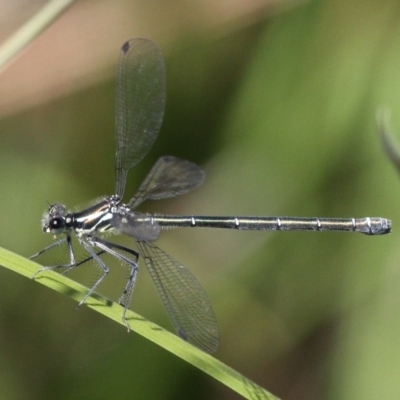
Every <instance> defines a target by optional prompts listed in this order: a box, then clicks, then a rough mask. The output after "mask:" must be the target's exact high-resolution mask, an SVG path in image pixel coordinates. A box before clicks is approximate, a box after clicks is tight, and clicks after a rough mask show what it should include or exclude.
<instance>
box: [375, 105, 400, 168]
mask: <svg viewBox="0 0 400 400" xmlns="http://www.w3.org/2000/svg"><path fill="white" fill-rule="evenodd" d="M376 119H377V124H378V134H379V137H380V140H381V142H382V145H383V148H384V150H385V153H386V155H387V156H388V158H389V160H390V161H391V162H392V163H393V165H394V166H395V167H396V168H397V171H399V172H400V149H399V146H398V144H397V143H396V140H395V138H394V137H393V134H392V132H391V129H390V112H389V110H387V109H383V108H382V109H380V110H378V112H377V117H376Z"/></svg>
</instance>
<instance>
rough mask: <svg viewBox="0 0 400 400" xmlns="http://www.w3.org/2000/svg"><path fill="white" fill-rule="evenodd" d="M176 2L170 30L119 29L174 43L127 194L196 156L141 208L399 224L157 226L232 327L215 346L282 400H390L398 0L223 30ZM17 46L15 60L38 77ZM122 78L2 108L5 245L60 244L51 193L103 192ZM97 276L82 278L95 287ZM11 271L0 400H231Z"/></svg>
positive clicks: (112, 288)
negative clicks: (161, 99)
mask: <svg viewBox="0 0 400 400" xmlns="http://www.w3.org/2000/svg"><path fill="white" fill-rule="evenodd" d="M87 3H88V4H89V3H90V2H87ZM96 3H97V2H96ZM98 3H99V4H101V3H102V2H98ZM126 3H128V2H126ZM160 3H163V4H164V2H160ZM169 3H170V6H169V7H170V9H168V8H167V7H166V6H165V4H164V6H163V8H162V11H163V12H165V18H164V19H165V20H168V26H169V29H168V30H167V29H165V32H168V34H166V33H165V32H164V31H163V29H162V26H163V25H162V22H161V23H160V21H164V19H163V18H160V15H161V14H160V10H155V11H154V14H153V13H152V10H151V9H150V8H148V9H146V10H145V12H146V14H145V15H146V16H147V19H146V21H145V22H142V25H140V26H139V27H136V28H135V27H132V28H131V29H132V32H131V33H128V34H129V35H130V37H134V36H148V32H149V31H150V30H151V27H153V26H154V27H155V26H157V28H158V29H156V30H155V32H156V33H155V34H154V35H151V38H152V39H153V40H155V41H156V42H160V44H161V47H162V48H164V47H165V50H164V51H165V54H166V65H167V70H168V76H167V84H168V100H167V109H166V115H165V122H164V124H163V127H162V130H161V133H160V137H159V139H158V141H157V143H156V145H155V146H154V149H153V151H152V152H151V154H150V155H149V156H148V157H147V158H146V159H145V160H144V161H143V162H142V163H141V164H140V165H139V166H138V167H137V168H136V169H135V172H133V173H132V174H131V176H130V178H129V188H128V189H127V195H131V194H132V193H133V191H134V188H135V187H137V185H138V184H139V182H140V180H141V179H142V178H143V177H144V176H145V174H146V172H147V171H148V170H149V169H150V167H151V165H152V163H153V162H154V161H155V160H156V159H157V157H159V156H160V155H162V154H172V155H175V156H178V157H182V158H186V159H190V160H192V161H194V162H197V163H199V164H201V165H203V166H204V168H205V169H206V172H207V179H206V183H205V184H204V185H203V187H201V188H200V189H198V190H196V191H195V192H193V193H192V194H190V195H187V196H183V197H182V198H177V199H173V200H168V201H164V202H153V203H151V204H146V205H144V206H143V208H141V209H142V210H146V211H149V212H167V213H179V214H187V213H189V214H190V213H192V214H215V215H218V214H220V215H229V214H238V215H293V216H331V217H364V216H382V217H386V218H391V219H392V220H393V230H394V233H393V234H392V235H390V236H382V237H367V236H363V235H360V234H352V233H311V232H309V233H302V232H293V233H288V232H285V233H284V232H276V233H274V232H271V233H267V232H238V231H234V232H229V231H212V232H211V231H199V230H180V231H178V230H177V231H168V232H165V233H164V234H163V237H162V238H161V239H160V241H159V242H158V244H159V245H160V247H162V248H163V250H165V251H167V252H168V253H170V254H172V255H173V257H174V258H176V259H178V260H179V261H181V262H183V263H184V264H185V265H187V266H188V267H189V268H190V269H191V270H192V271H193V272H194V274H195V275H196V276H197V277H198V278H199V280H200V281H201V282H202V284H203V285H204V287H205V288H206V290H207V292H208V293H209V295H210V298H211V301H212V303H213V305H214V308H215V312H216V315H217V318H218V321H219V324H220V328H221V348H220V351H219V352H218V353H217V357H218V358H220V359H221V360H222V361H224V362H225V363H227V364H228V365H231V366H232V367H233V368H235V369H237V370H238V371H240V372H241V373H243V374H244V375H246V376H248V377H249V378H250V379H252V380H254V381H256V382H257V383H259V384H260V385H262V386H264V387H266V388H267V389H268V390H270V391H271V392H273V393H274V394H276V395H277V396H279V397H281V398H283V399H344V400H347V399H376V398H397V397H399V394H400V384H399V381H398V378H397V371H398V370H399V368H400V361H399V360H400V354H399V350H398V348H400V347H399V346H398V340H399V337H400V317H399V315H400V313H399V312H398V309H399V307H400V297H399V295H398V293H399V291H398V286H399V284H400V274H399V272H398V271H399V266H400V254H399V251H398V246H397V245H396V243H397V240H398V234H397V231H396V226H397V220H398V219H399V218H400V213H399V211H398V207H396V206H397V203H398V199H399V198H400V181H399V179H398V176H397V174H396V171H395V170H394V169H393V168H392V167H391V165H390V164H389V162H388V161H387V160H386V159H385V155H384V153H383V151H382V149H381V145H380V143H379V141H378V139H377V136H376V126H375V113H376V109H377V108H378V107H380V106H382V105H384V106H386V107H389V108H390V109H391V110H392V124H393V127H394V130H395V131H396V130H397V131H398V132H400V129H399V127H400V122H399V118H397V115H398V110H400V90H399V86H400V74H399V71H400V51H399V49H400V23H399V22H400V21H399V19H400V8H399V6H398V2H396V1H394V0H384V1H377V0H366V1H363V2H357V1H355V0H349V1H337V0H319V1H313V2H308V3H304V4H302V5H301V6H297V7H293V8H289V9H285V10H280V12H276V11H278V10H277V9H274V11H275V12H274V14H271V15H270V17H269V18H266V17H265V18H264V17H263V18H253V19H246V21H247V22H246V23H243V19H240V18H238V19H237V20H233V22H232V21H231V22H230V24H229V29H224V28H225V27H226V26H227V25H226V21H224V23H221V25H220V26H218V24H215V25H214V26H213V27H210V26H207V25H206V24H204V28H203V29H202V25H201V23H200V22H199V23H198V24H197V25H196V24H194V23H192V22H193V21H197V20H196V18H195V16H194V15H193V14H192V12H193V8H192V7H189V5H188V4H187V3H184V2H169ZM112 4H117V2H115V3H112ZM118 4H119V6H120V7H123V6H124V7H125V6H126V7H128V6H127V4H125V2H120V3H118ZM212 4H213V3H212V2H210V7H212ZM232 4H233V2H232ZM135 6H136V7H137V9H138V12H140V13H144V11H143V6H141V5H140V4H137V5H133V6H132V5H131V6H130V8H129V10H130V12H132V10H135ZM93 7H96V6H95V5H94V6H93ZM115 7H116V6H115ZM154 7H155V6H154ZM232 7H233V5H232ZM127 10H128V8H127ZM78 11H79V9H76V8H74V7H73V8H72V9H71V12H75V13H76V14H77V15H79V12H78ZM185 11H186V12H185ZM175 14H176V18H178V17H179V21H180V22H179V23H177V25H176V29H175V30H172V29H171V28H170V27H171V26H173V24H172V22H171V19H172V18H173V17H174V15H175ZM110 15H111V14H110ZM141 15H143V14H141ZM260 15H261V14H260ZM265 15H266V14H265ZM67 16H68V13H67V14H66V16H65V17H67ZM197 16H198V19H199V20H200V21H201V18H202V17H203V16H204V15H199V14H197ZM104 18H105V19H107V15H106V16H104ZM132 18H133V17H132ZM185 18H186V20H185ZM85 21H86V20H85ZM85 21H83V20H77V22H75V24H76V25H75V26H76V27H79V26H80V25H84V24H85ZM182 21H183V22H182ZM185 21H186V24H185V23H184V22H185ZM235 21H236V22H237V26H236V29H233V28H234V27H235ZM251 21H253V22H251ZM60 24H62V21H60ZM64 24H65V22H64ZM224 24H225V25H224ZM61 26H63V25H61ZM160 26H161V28H160ZM216 26H217V27H218V28H219V29H216V28H215V27H216ZM56 28H57V24H56V25H55V26H54V29H56ZM65 29H67V28H65ZM76 29H78V28H76ZM96 29H100V28H97V27H96ZM125 29H126V31H124V32H129V26H125ZM62 32H63V31H62V30H61V32H58V35H62ZM68 32H69V31H68ZM69 33H70V32H69ZM46 35H49V36H47V42H46V40H45V39H46ZM51 35H52V32H51V31H48V32H46V33H45V34H44V39H43V40H42V42H41V47H40V51H42V52H43V54H44V56H46V58H45V59H46V60H52V54H54V53H53V52H56V53H57V51H59V47H58V46H60V43H58V46H56V45H57V43H56V44H53V45H48V47H46V46H45V44H46V43H47V44H50V43H51ZM157 35H158V36H157ZM128 38H129V37H122V36H121V38H120V39H121V40H120V44H122V42H123V41H124V40H126V39H128ZM64 40H65V42H68V47H69V48H71V47H79V46H82V43H81V42H79V41H78V40H75V41H68V39H67V36H66V37H65V38H64ZM81 40H82V41H84V39H81ZM99 46H101V43H98V42H97V43H96V46H93V52H96V53H97V52H99ZM89 52H90V51H89ZM57 54H59V53H57ZM117 54H118V49H117V48H116V49H115V60H114V63H116V61H117ZM24 56H25V55H22V56H21V58H20V59H19V60H18V63H19V64H18V65H17V67H18V71H19V73H20V74H24V73H26V74H28V73H32V71H31V70H30V69H29V65H25V68H26V69H25V70H24V69H23V66H24V58H23V57H24ZM44 56H43V57H44ZM26 57H29V51H28V52H27V54H26ZM99 68H103V69H104V67H101V66H99ZM12 69H13V66H11V67H10V69H9V71H7V72H6V73H8V74H11V71H12ZM110 70H111V69H110ZM4 76H7V75H3V77H0V80H1V81H0V82H5V81H4V79H5V78H4ZM8 76H10V75H8ZM113 76H114V74H110V76H109V79H107V80H105V81H103V82H100V83H97V84H92V85H87V86H86V88H82V89H80V90H74V91H71V94H70V95H68V96H66V95H64V96H59V97H58V98H55V96H54V97H53V98H52V99H51V100H48V101H46V102H42V103H41V104H40V105H36V106H35V107H33V106H31V107H28V108H24V109H23V110H20V111H18V110H17V111H16V110H15V109H13V110H14V111H13V113H12V114H8V115H7V114H6V113H4V112H3V113H2V115H3V118H2V120H1V121H0V132H1V135H0V137H1V143H2V145H1V146H0V185H1V186H0V187H1V190H2V195H1V196H0V206H1V210H2V211H3V212H2V217H1V226H2V229H1V230H0V244H1V246H2V247H6V248H9V249H10V250H13V251H16V252H19V253H21V254H23V255H30V254H32V253H34V252H35V251H37V250H38V249H40V248H42V247H43V246H44V245H45V244H46V243H49V241H51V238H50V237H47V236H46V235H44V234H42V233H41V231H40V224H39V220H40V215H41V212H42V211H43V210H44V209H45V208H46V206H47V203H46V201H49V202H55V201H63V202H65V203H66V204H68V205H69V206H70V207H71V208H73V207H74V206H75V205H79V204H85V203H86V202H87V201H88V200H90V199H93V198H96V197H97V196H100V195H103V194H109V193H111V192H112V190H113V187H114V184H113V183H114V182H113V179H114V173H113V162H114V153H115V147H114V138H113V113H114V110H113V101H114V86H115V80H114V78H113ZM62 79H63V77H62V76H60V80H61V81H62ZM4 84H6V82H5V83H4ZM72 84H73V82H71V85H72ZM43 86H45V82H44V83H43ZM38 87H40V85H39V86H38ZM22 89H23V88H22ZM22 89H21V88H19V90H22ZM53 91H54V93H57V86H54V87H53ZM49 93H50V94H51V93H52V92H51V91H49ZM49 98H50V97H49ZM24 104H28V103H24ZM121 242H122V243H125V244H130V243H131V241H130V240H129V239H126V238H122V239H121ZM95 272H96V271H82V273H81V274H79V273H78V274H76V275H75V276H76V279H80V280H82V281H84V282H85V280H86V282H88V281H89V282H90V281H92V280H93V279H94V274H95ZM112 272H113V273H112V274H110V277H109V278H108V280H107V282H106V283H105V284H104V285H103V286H102V288H101V291H102V292H103V293H105V294H106V295H109V296H112V297H113V298H116V297H117V296H118V293H119V291H120V289H121V288H122V286H123V282H124V281H123V279H124V277H125V272H124V271H121V269H120V268H119V266H118V265H115V266H114V268H113V271H112ZM0 277H1V279H0V286H1V293H2V296H1V298H0V320H1V329H0V355H1V356H0V371H1V373H0V382H1V384H0V396H1V398H7V399H30V398H41V399H47V398H57V399H61V400H62V399H68V398H99V399H102V398H107V399H109V398H115V397H118V398H130V397H132V398H143V399H177V398H191V399H196V398H198V399H203V398H208V399H211V398H215V399H216V398H218V399H221V398H226V399H232V398H235V397H234V395H233V394H232V392H231V391H229V390H228V389H226V388H223V387H221V386H220V384H218V383H216V382H213V381H212V380H211V379H209V378H208V377H207V376H205V375H203V374H201V373H200V372H199V371H196V370H194V369H193V368H191V367H190V366H187V365H185V364H184V363H183V362H182V361H181V360H178V359H176V358H175V357H173V356H172V355H170V354H167V353H166V352H164V351H163V350H162V349H159V348H157V347H156V346H154V345H153V344H151V343H148V342H147V341H145V340H143V339H142V338H140V337H137V336H135V335H127V334H126V331H125V329H123V328H119V327H118V326H116V325H115V324H113V323H112V322H110V321H108V320H105V319H104V318H102V317H101V316H99V315H96V314H95V313H93V312H91V311H90V310H88V309H87V308H85V307H83V308H82V309H81V310H79V312H77V313H74V312H73V308H74V304H73V302H71V301H69V300H68V299H67V298H64V297H62V296H60V295H59V294H56V293H53V292H51V291H47V290H45V289H44V288H43V287H42V286H40V285H37V284H35V283H34V282H32V281H27V280H25V279H23V278H21V277H19V276H16V275H13V274H11V273H10V272H9V271H8V270H2V269H0ZM151 285H152V284H151V282H150V279H149V278H148V276H147V273H146V272H145V268H144V267H143V268H142V269H141V271H140V276H139V280H138V284H137V288H136V291H135V294H134V301H133V308H134V309H135V310H137V311H138V312H139V313H141V314H143V315H145V316H146V317H148V318H149V319H153V320H155V321H156V322H157V323H160V324H164V325H165V326H168V322H167V320H166V317H165V315H164V312H163V310H162V306H161V304H160V302H159V300H158V299H157V297H156V293H155V290H154V289H153V288H152V286H151ZM60 314H62V316H63V318H62V319H60V318H59V315H60ZM68 315H69V317H68V318H66V316H68ZM27 320H29V321H30V323H26V321H27ZM22 321H24V324H22ZM66 321H68V323H66Z"/></svg>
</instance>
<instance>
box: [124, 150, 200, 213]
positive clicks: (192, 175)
mask: <svg viewBox="0 0 400 400" xmlns="http://www.w3.org/2000/svg"><path fill="white" fill-rule="evenodd" d="M203 181H204V171H203V170H202V169H201V168H200V167H199V166H198V165H196V164H193V163H191V162H189V161H185V160H181V159H179V158H176V157H172V156H164V157H161V158H159V159H158V161H157V162H156V163H155V164H154V166H153V168H152V169H151V171H150V172H149V174H148V175H147V177H146V179H145V180H144V181H143V183H142V185H141V186H140V188H139V190H138V192H137V193H136V194H135V196H134V197H133V198H132V199H131V201H130V202H129V203H128V207H129V208H131V209H133V208H136V207H137V206H138V205H139V204H140V203H141V202H143V201H144V200H147V199H150V200H158V199H165V198H167V197H174V196H177V195H180V194H183V193H187V192H190V191H191V190H193V189H195V188H197V187H198V186H200V185H201V184H202V183H203Z"/></svg>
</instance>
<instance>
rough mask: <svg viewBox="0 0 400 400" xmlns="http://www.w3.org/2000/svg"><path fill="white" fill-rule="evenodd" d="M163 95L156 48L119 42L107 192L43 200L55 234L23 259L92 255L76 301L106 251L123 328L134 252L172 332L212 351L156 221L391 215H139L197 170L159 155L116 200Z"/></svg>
mask: <svg viewBox="0 0 400 400" xmlns="http://www.w3.org/2000/svg"><path fill="white" fill-rule="evenodd" d="M165 98H166V83H165V65H164V58H163V55H162V53H161V51H160V49H159V48H158V47H157V46H156V45H155V44H154V43H153V42H152V41H150V40H147V39H133V40H130V41H128V42H126V43H125V44H124V45H123V46H122V49H121V52H120V58H119V64H118V75H117V95H116V142H117V150H116V162H115V180H116V184H115V192H114V194H113V195H111V196H107V197H104V198H103V199H102V200H100V201H97V202H96V203H95V204H93V205H92V206H90V207H88V208H85V209H83V210H82V211H79V212H69V211H67V209H66V207H65V206H64V205H63V204H60V203H56V204H52V205H50V206H49V209H48V211H47V212H46V213H45V214H44V217H43V220H42V229H43V231H44V232H47V233H51V234H53V235H54V236H58V235H62V237H61V238H59V239H58V240H57V241H55V242H53V243H52V244H50V245H49V246H47V247H46V248H44V249H43V250H41V251H39V252H38V253H36V254H35V255H33V256H32V257H31V258H32V259H34V258H36V257H38V256H40V255H42V254H44V253H46V252H47V251H49V250H51V249H54V248H57V247H58V246H61V245H64V246H66V247H67V249H68V256H69V262H68V263H66V264H60V265H52V266H44V267H42V268H40V269H39V270H38V271H37V272H36V274H35V275H34V277H36V276H37V275H38V274H39V273H40V272H42V271H46V270H60V271H61V270H62V269H63V270H64V272H63V273H66V272H68V271H70V270H72V269H74V268H76V267H78V266H80V265H82V264H85V263H86V262H88V261H91V262H94V263H95V264H96V265H97V266H98V267H99V268H100V271H101V276H100V277H99V278H98V280H97V281H96V282H95V283H94V285H93V286H92V287H91V288H90V289H89V291H88V292H87V293H86V295H85V296H84V297H83V298H82V300H81V301H80V302H79V305H78V306H80V305H82V304H83V303H84V302H85V301H86V300H87V299H88V297H89V296H91V295H92V294H93V292H94V291H95V290H96V289H97V287H98V286H99V285H100V284H101V282H103V280H104V279H105V278H106V276H107V275H108V273H109V268H108V266H107V264H106V263H105V261H104V257H103V256H104V255H105V254H108V255H111V256H113V257H115V258H116V259H118V260H119V261H120V262H121V263H122V264H124V265H126V267H127V268H128V269H129V279H128V280H127V283H126V286H125V288H124V291H123V293H122V295H121V296H120V298H119V300H118V302H119V304H121V305H122V306H123V312H122V320H123V321H124V323H125V324H126V326H127V327H128V330H129V323H128V321H127V319H126V312H127V310H128V308H129V306H130V302H131V297H132V293H133V289H134V286H135V282H136V277H137V273H138V260H139V255H140V256H141V257H142V258H143V259H144V262H145V264H146V266H147V269H148V271H149V273H150V276H151V278H152V279H153V281H154V283H155V286H156V288H157V290H158V293H159V294H160V296H161V299H162V301H163V303H164V306H165V308H166V310H167V313H168V315H169V317H170V318H171V320H172V323H173V325H174V327H175V329H176V332H177V334H178V335H179V336H180V337H181V338H183V339H184V340H186V341H188V342H189V343H191V344H193V345H195V346H197V347H199V348H200V349H202V350H204V351H206V352H209V353H212V352H215V351H216V349H217V347H218V343H219V335H218V327H217V322H216V318H215V315H214V312H213V309H212V307H211V303H210V301H209V299H208V297H207V295H206V293H205V291H204V289H203V288H202V286H201V285H200V284H199V283H198V281H197V280H196V278H195V277H194V275H193V274H192V273H191V272H190V271H189V270H188V269H186V268H185V267H184V266H183V265H182V264H180V263H179V262H177V261H175V260H174V259H173V258H171V257H170V256H169V255H168V254H166V253H165V252H164V251H162V250H161V249H160V248H158V247H157V246H156V245H155V244H154V241H155V240H156V239H157V238H158V237H159V235H160V233H161V230H162V229H163V228H171V227H207V228H229V229H238V230H241V229H243V230H246V229H247V230H312V231H330V230H336V231H352V232H361V233H364V234H367V235H380V234H385V233H389V232H390V229H391V222H390V221H389V220H387V219H384V218H378V217H377V218H362V219H354V218H347V219H344V218H295V217H238V216H228V217H214V216H212V217H207V216H176V215H159V214H154V215H150V214H143V213H139V212H136V211H134V210H135V209H136V207H137V206H138V205H139V204H141V203H142V202H143V201H145V200H149V199H150V200H158V199H165V198H169V197H174V196H177V195H181V194H184V193H187V192H190V191H191V190H193V189H195V188H197V187H198V186H200V185H201V184H202V182H203V180H204V172H203V170H202V169H201V168H200V167H199V166H197V165H195V164H193V163H191V162H189V161H185V160H181V159H179V158H176V157H172V156H164V157H161V158H160V159H159V160H158V161H157V162H156V164H155V165H154V166H153V168H152V169H151V171H150V173H149V174H148V175H147V177H146V178H145V180H144V182H143V183H142V184H141V186H140V187H139V190H138V191H137V193H136V194H135V195H134V196H133V197H132V198H131V200H130V201H129V202H128V203H126V204H125V203H123V202H122V199H123V196H124V192H125V185H126V180H127V174H128V171H129V170H130V169H131V168H132V167H134V166H135V165H136V164H137V163H138V162H139V161H141V160H142V159H143V157H144V156H145V155H146V154H147V153H148V151H149V150H150V148H151V146H152V145H153V143H154V141H155V139H156V137H157V135H158V132H159V130H160V127H161V123H162V119H163V115H164V108H165ZM111 231H117V232H121V233H124V234H126V235H129V236H131V237H132V238H134V240H135V242H136V245H137V250H138V251H135V250H132V249H130V248H127V247H123V246H121V245H119V244H116V243H113V242H111V241H109V240H106V239H105V238H104V236H105V235H104V234H106V233H107V232H111ZM73 235H76V237H77V240H78V242H79V243H80V245H81V246H83V248H84V250H85V252H86V254H87V257H86V258H85V259H84V260H80V261H78V260H77V257H76V255H75V251H74V247H73V244H72V236H73Z"/></svg>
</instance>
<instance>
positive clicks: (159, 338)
mask: <svg viewBox="0 0 400 400" xmlns="http://www.w3.org/2000/svg"><path fill="white" fill-rule="evenodd" d="M0 265H2V266H3V267H5V268H8V269H10V270H12V271H14V272H17V273H19V274H21V275H23V276H25V277H27V278H31V277H32V276H33V275H34V273H35V272H36V271H37V269H38V268H39V264H37V263H35V262H33V261H31V260H28V259H26V258H24V257H21V256H19V255H17V254H15V253H12V252H10V251H8V250H5V249H3V248H0ZM35 280H36V282H38V283H41V284H42V285H44V286H47V287H49V288H51V289H53V290H56V291H57V292H60V293H62V294H65V295H67V296H68V297H71V298H73V299H74V300H76V301H79V300H80V299H81V298H82V297H83V296H84V295H85V293H86V292H87V290H88V288H87V287H85V286H83V285H81V284H79V283H77V282H74V281H72V280H71V279H69V278H67V277H65V276H63V275H60V274H57V273H55V272H52V271H50V272H42V273H41V274H40V275H39V276H38V277H37V278H36V279H35ZM85 304H86V305H87V306H88V307H90V308H92V309H93V310H95V311H97V312H98V313H100V314H103V315H104V316H106V317H108V318H110V319H112V320H114V321H115V322H117V323H119V324H121V325H123V326H125V324H124V323H123V322H122V319H121V315H122V310H123V309H122V307H121V306H120V305H119V304H117V303H114V302H112V301H111V300H109V299H107V298H105V297H103V296H101V295H100V294H98V293H94V294H93V295H92V296H91V297H89V300H88V301H87V302H86V303H85ZM126 318H127V320H128V321H129V324H130V327H131V330H132V331H134V332H136V333H138V334H139V335H142V336H144V337H145V338H147V339H148V340H151V341H152V342H154V343H156V344H158V345H159V346H161V347H163V348H164V349H166V350H168V351H170V352H171V353H173V354H175V355H176V356H178V357H180V358H182V359H183V360H185V361H187V362H188V363H190V364H192V365H194V366H195V367H197V368H199V369H200V370H202V371H203V372H205V373H207V374H208V375H210V376H211V377H213V378H214V379H216V380H218V381H220V382H221V383H223V384H224V385H226V386H228V387H230V388H231V389H232V390H234V391H235V392H237V393H239V394H241V395H242V396H243V397H245V398H247V399H266V400H276V399H278V398H277V397H275V396H274V395H272V394H271V393H269V392H267V391H266V390H265V389H263V388H262V387H260V386H258V385H257V384H255V383H254V382H252V381H251V380H249V379H247V378H246V377H244V376H243V375H241V374H240V373H238V372H237V371H235V370H233V369H232V368H230V367H228V366H227V365H225V364H223V363H222V362H220V361H218V360H217V359H215V358H214V357H212V356H210V355H209V354H206V353H204V352H202V351H201V350H199V349H197V348H195V347H193V346H192V345H190V344H188V343H186V342H184V341H183V340H182V339H180V338H178V337H177V336H176V335H174V334H172V333H171V332H168V331H166V330H165V329H163V328H161V327H160V326H158V325H156V324H154V323H153V322H150V321H148V320H146V319H145V318H143V317H142V316H140V315H138V314H136V313H134V312H133V311H130V310H128V312H127V314H126Z"/></svg>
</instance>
